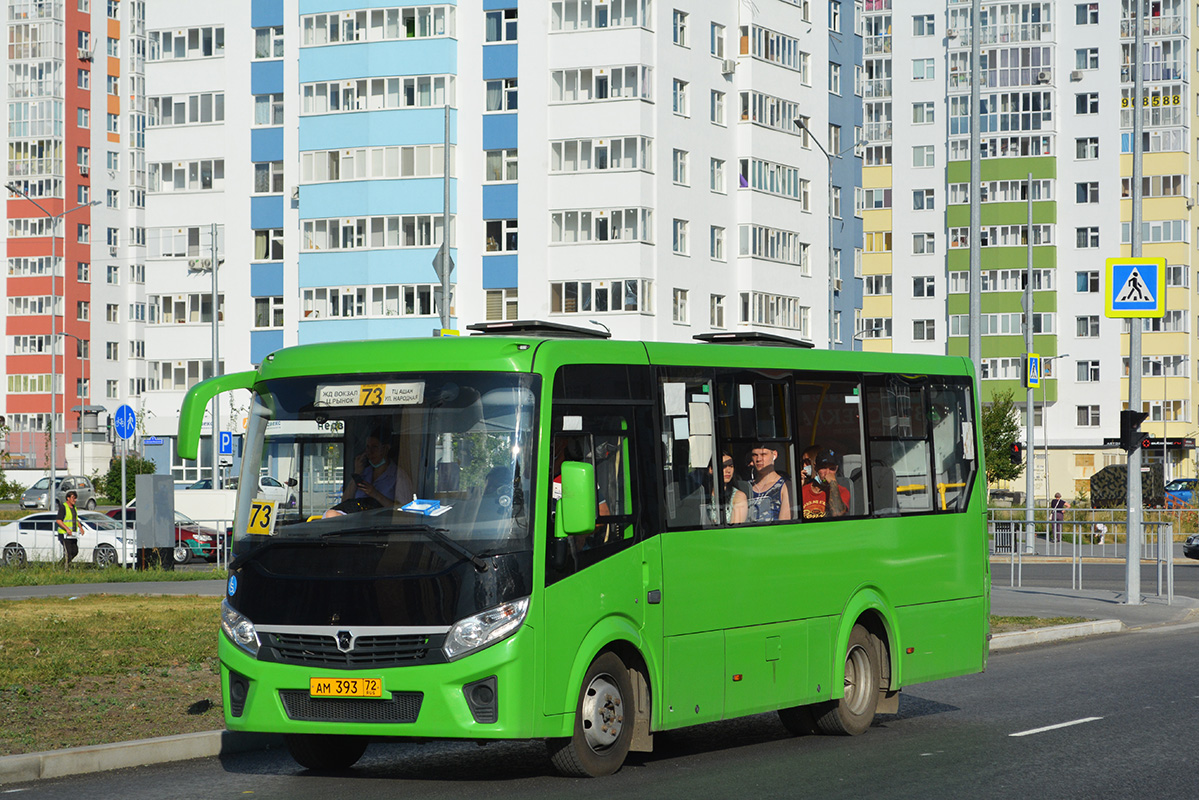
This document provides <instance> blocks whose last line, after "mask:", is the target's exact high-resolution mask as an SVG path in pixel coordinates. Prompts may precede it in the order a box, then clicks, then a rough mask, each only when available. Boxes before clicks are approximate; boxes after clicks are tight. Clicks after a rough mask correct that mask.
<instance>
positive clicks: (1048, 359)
mask: <svg viewBox="0 0 1199 800" xmlns="http://www.w3.org/2000/svg"><path fill="white" fill-rule="evenodd" d="M1069 357H1070V354H1069V353H1058V354H1057V355H1056V356H1042V359H1043V360H1044V361H1045V363H1047V364H1049V365H1050V367H1049V369H1050V371H1052V370H1053V366H1052V364H1053V360H1054V359H1055V358H1069ZM1054 377H1055V378H1057V376H1054ZM1057 379H1058V380H1060V378H1057ZM1045 384H1046V381H1045V376H1044V375H1042V376H1041V439H1042V440H1044V442H1045V502H1046V503H1048V502H1049V409H1048V407H1047V403H1048V401H1047V399H1046V397H1047V394H1046V393H1047V391H1048V390H1047V389H1046V388H1045Z"/></svg>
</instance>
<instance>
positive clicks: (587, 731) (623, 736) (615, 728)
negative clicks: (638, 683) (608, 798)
mask: <svg viewBox="0 0 1199 800" xmlns="http://www.w3.org/2000/svg"><path fill="white" fill-rule="evenodd" d="M633 703H634V698H633V681H632V680H631V679H630V678H629V669H628V667H626V666H625V664H624V662H623V661H621V660H620V657H619V656H617V655H616V654H615V653H601V654H600V655H599V656H598V657H597V658H596V659H595V661H593V662H591V666H590V667H588V668H587V674H586V675H584V676H583V685H582V687H581V688H580V689H579V701H578V703H577V704H576V706H575V725H574V734H573V735H572V736H571V737H570V738H569V739H546V741H545V746H546V750H547V751H548V752H549V756H550V761H552V762H553V764H554V768H555V769H557V770H558V772H560V773H561V774H563V775H565V776H567V777H572V778H599V777H601V776H603V775H611V774H612V773H614V772H616V771H617V770H619V769H620V768H621V766H622V765H623V764H624V760H625V757H626V756H628V754H629V746H630V745H631V744H632V742H633V727H634V723H635V717H636V711H635V709H634V708H633Z"/></svg>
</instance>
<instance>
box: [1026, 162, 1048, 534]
mask: <svg viewBox="0 0 1199 800" xmlns="http://www.w3.org/2000/svg"><path fill="white" fill-rule="evenodd" d="M1027 191H1028V234H1027V239H1028V247H1027V250H1028V260H1027V262H1026V264H1025V269H1024V297H1023V298H1022V303H1021V304H1022V305H1023V306H1024V352H1025V353H1032V352H1033V337H1032V334H1033V328H1032V309H1033V294H1032V241H1033V233H1032V173H1031V172H1030V173H1028V189H1027ZM1030 360H1031V359H1030V358H1029V357H1028V356H1025V363H1026V366H1025V372H1026V373H1031V371H1032V370H1031V367H1032V364H1031V363H1029V362H1030ZM1037 372H1038V374H1041V373H1043V372H1044V370H1042V369H1041V365H1040V363H1038V364H1037ZM1041 377H1042V379H1043V378H1044V376H1043V375H1042V376H1041ZM1035 395H1036V390H1035V389H1034V388H1033V382H1032V375H1031V374H1026V375H1025V376H1024V431H1025V433H1024V436H1025V441H1027V444H1026V445H1025V447H1024V452H1025V454H1026V455H1025V458H1024V548H1025V552H1028V553H1035V552H1036V551H1037V526H1036V523H1035V522H1034V516H1033V493H1034V492H1035V491H1036V483H1035V481H1034V477H1035V476H1034V475H1033V472H1034V468H1033V464H1034V461H1035V459H1034V458H1033V454H1034V453H1036V451H1037V449H1036V447H1034V442H1033V436H1034V434H1035V432H1036V431H1035V428H1034V427H1033V424H1032V423H1033V404H1034V403H1035V402H1036V400H1035ZM1041 413H1042V414H1044V413H1045V411H1044V409H1042V410H1041ZM1046 494H1048V490H1047V491H1046ZM1045 530H1046V533H1045V547H1046V549H1048V547H1049V533H1048V530H1049V527H1048V525H1046V528H1045Z"/></svg>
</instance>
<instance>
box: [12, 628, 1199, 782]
mask: <svg viewBox="0 0 1199 800" xmlns="http://www.w3.org/2000/svg"><path fill="white" fill-rule="evenodd" d="M1197 633H1199V624H1196V625H1184V626H1175V627H1169V628H1158V629H1154V630H1148V631H1140V632H1134V633H1126V634H1117V635H1113V636H1102V637H1096V638H1091V639H1085V640H1076V641H1074V642H1068V643H1064V644H1058V645H1047V646H1042V647H1038V648H1031V649H1026V650H1015V651H1004V652H1001V653H997V654H993V655H992V656H991V660H990V666H989V669H988V671H987V672H986V673H984V674H982V675H971V676H966V677H962V678H954V679H951V680H946V681H940V682H936V683H929V684H922V685H918V686H913V687H910V688H908V689H906V690H905V691H904V693H903V694H902V695H901V703H900V713H899V714H898V715H894V716H885V717H880V718H879V720H878V721H876V724H875V726H874V727H873V728H872V729H871V730H870V731H869V732H868V733H866V734H865V735H864V736H860V737H856V738H840V737H819V736H813V737H804V738H799V739H796V738H792V737H791V736H789V735H788V734H787V733H786V732H785V731H784V729H783V727H782V726H781V725H780V724H779V722H778V721H777V718H776V717H775V716H774V715H759V716H755V717H750V718H747V719H743V720H735V721H732V722H721V723H712V724H709V725H703V726H699V727H696V728H692V729H688V730H685V731H679V732H673V733H668V734H659V735H658V737H657V739H656V742H655V752H654V753H652V754H649V755H643V756H636V757H634V758H633V759H632V760H631V761H630V763H629V764H627V765H626V766H625V768H624V769H623V770H622V771H621V772H619V773H618V774H617V775H615V776H612V777H610V778H605V779H600V780H592V781H587V780H568V779H563V778H559V777H556V776H554V775H553V774H552V772H551V771H550V769H549V766H548V763H547V761H546V759H545V757H544V750H543V748H542V746H541V744H540V743H537V742H531V743H523V742H514V743H501V744H497V745H489V746H487V747H479V746H477V745H475V744H470V743H460V742H448V743H447V742H440V743H432V744H426V745H417V744H402V743H401V744H376V745H372V746H371V747H370V749H368V751H367V754H366V756H365V757H364V758H363V760H362V761H361V762H359V765H358V766H357V767H355V768H354V769H353V770H350V771H348V772H346V773H343V774H339V775H319V774H315V773H307V772H305V771H304V770H302V769H300V768H299V767H298V766H297V765H296V764H295V763H294V762H292V761H291V759H290V758H289V757H288V756H287V754H286V752H282V751H270V752H259V753H248V754H240V755H234V756H226V757H222V758H211V759H197V760H194V761H188V762H178V763H173V764H163V765H158V766H152V767H143V768H140V769H130V770H121V771H117V772H110V773H101V774H96V775H88V776H80V777H75V778H63V779H59V780H47V781H41V782H38V783H34V784H24V785H15V786H8V787H6V791H9V792H11V791H14V790H16V791H17V792H19V794H21V795H24V794H26V793H28V794H29V795H30V796H35V797H44V798H64V800H78V798H79V797H96V798H100V797H121V798H123V800H138V799H139V798H147V800H149V799H150V798H153V800H163V799H164V798H219V797H229V798H232V797H244V796H246V795H250V794H252V795H253V796H255V797H259V798H275V797H278V798H286V799H287V800H310V799H311V800H326V799H327V798H329V797H349V796H353V797H354V798H355V800H369V799H370V798H394V797H398V796H404V797H420V798H459V797H466V796H471V797H489V798H492V797H494V798H558V797H566V796H569V797H571V798H572V799H573V798H588V797H603V798H612V797H653V798H655V800H659V799H663V800H664V799H666V798H685V799H686V800H696V798H710V797H719V798H724V797H737V798H773V797H779V798H783V797H786V798H793V797H801V796H802V797H818V798H837V797H855V798H856V797H864V796H870V797H884V798H888V797H913V798H955V799H956V798H962V797H970V798H989V797H995V798H1012V797H1028V798H1041V797H1053V798H1075V797H1077V798H1088V799H1090V798H1121V799H1123V798H1127V797H1155V798H1192V797H1194V796H1195V795H1196V794H1197V788H1199V779H1196V778H1195V776H1194V768H1193V763H1194V753H1193V747H1194V718H1195V715H1196V713H1197V712H1199V693H1197V691H1196V689H1195V688H1193V684H1194V664H1195V663H1196V661H1197V660H1199V636H1197V635H1196V634H1197ZM1068 723H1074V724H1068ZM1049 726H1064V727H1051V728H1050V729H1048V730H1039V729H1043V728H1046V727H1049ZM1020 733H1024V734H1025V735H1015V734H1020Z"/></svg>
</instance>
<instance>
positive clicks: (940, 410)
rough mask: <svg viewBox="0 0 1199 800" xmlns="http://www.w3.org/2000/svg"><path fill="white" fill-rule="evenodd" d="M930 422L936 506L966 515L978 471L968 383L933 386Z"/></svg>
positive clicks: (949, 382)
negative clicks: (975, 474) (976, 471)
mask: <svg viewBox="0 0 1199 800" xmlns="http://www.w3.org/2000/svg"><path fill="white" fill-rule="evenodd" d="M928 421H929V428H930V432H931V434H932V440H933V472H934V473H935V476H936V481H937V483H936V489H937V495H936V497H935V501H936V503H935V506H936V508H937V509H938V510H940V511H965V510H966V505H967V503H968V502H969V500H970V497H969V493H970V486H971V485H972V484H973V483H974V473H975V470H976V469H977V468H978V461H977V455H976V453H975V446H974V442H975V438H976V436H977V434H976V432H975V428H974V398H973V397H972V395H971V392H970V384H969V382H968V381H965V380H961V381H952V382H951V381H950V380H946V382H945V383H936V384H933V385H932V386H930V387H929V406H928Z"/></svg>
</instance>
